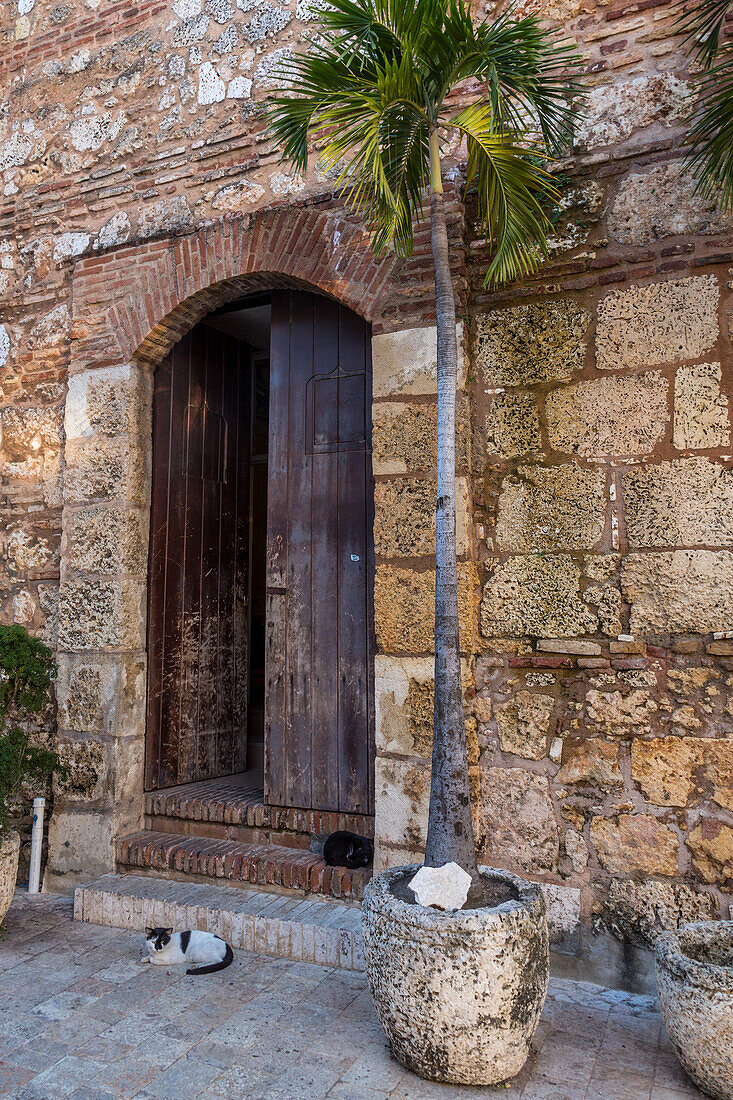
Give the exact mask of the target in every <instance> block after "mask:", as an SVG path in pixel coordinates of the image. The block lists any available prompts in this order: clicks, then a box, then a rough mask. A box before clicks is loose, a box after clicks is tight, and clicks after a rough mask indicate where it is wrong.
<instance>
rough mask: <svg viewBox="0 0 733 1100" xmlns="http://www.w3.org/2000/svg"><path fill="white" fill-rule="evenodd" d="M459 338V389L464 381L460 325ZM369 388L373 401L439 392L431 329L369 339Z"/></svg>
mask: <svg viewBox="0 0 733 1100" xmlns="http://www.w3.org/2000/svg"><path fill="white" fill-rule="evenodd" d="M456 333H457V336H458V375H459V377H458V385H459V387H462V386H463V383H464V380H465V364H464V362H463V324H462V323H459V324H458V325H457V326H456ZM372 385H373V392H374V396H375V397H376V398H379V397H394V396H403V397H406V396H416V395H421V394H435V393H437V392H438V342H437V331H436V328H435V326H434V325H428V326H426V327H425V328H403V329H398V330H396V331H395V332H387V333H381V334H379V335H377V336H374V337H373V339H372Z"/></svg>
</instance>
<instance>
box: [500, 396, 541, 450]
mask: <svg viewBox="0 0 733 1100" xmlns="http://www.w3.org/2000/svg"><path fill="white" fill-rule="evenodd" d="M541 449H542V438H541V436H540V418H539V412H538V408H537V399H536V397H535V396H534V394H531V393H497V394H495V395H494V397H493V399H492V401H491V405H490V407H489V411H488V414H487V416H486V454H487V455H497V456H498V457H500V458H518V457H519V456H520V455H527V454H536V453H538V452H539V451H540V450H541Z"/></svg>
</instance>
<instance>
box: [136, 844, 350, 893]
mask: <svg viewBox="0 0 733 1100" xmlns="http://www.w3.org/2000/svg"><path fill="white" fill-rule="evenodd" d="M117 861H118V865H119V868H120V870H121V871H124V870H131V869H132V868H137V869H145V870H149V871H157V872H169V873H174V874H181V875H186V876H192V877H197V878H207V879H225V880H226V881H227V882H231V883H232V884H242V885H260V886H279V887H283V888H285V889H288V890H298V891H301V892H302V893H305V894H326V895H329V896H330V897H334V898H343V899H346V900H349V899H355V900H358V899H360V898H361V897H362V896H363V892H364V886H365V885H366V883H367V882H368V881H369V878H370V877H371V871H370V870H366V869H365V870H357V871H352V870H349V869H348V868H346V867H328V866H327V865H326V864H325V863H324V861H323V859H322V857H321V856H319V855H316V854H315V853H313V852H307V851H302V850H298V849H294V848H284V847H280V846H278V845H272V844H270V845H267V844H261V845H258V844H241V843H238V842H236V841H231V840H211V839H206V838H203V837H190V836H184V835H182V834H176V833H161V832H152V831H150V832H139V833H134V834H133V835H132V836H128V837H125V838H124V839H122V840H120V841H118V843H117Z"/></svg>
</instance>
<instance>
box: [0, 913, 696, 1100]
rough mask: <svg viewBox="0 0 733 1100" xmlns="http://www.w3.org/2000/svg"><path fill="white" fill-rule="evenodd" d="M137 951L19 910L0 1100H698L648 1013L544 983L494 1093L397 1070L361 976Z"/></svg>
mask: <svg viewBox="0 0 733 1100" xmlns="http://www.w3.org/2000/svg"><path fill="white" fill-rule="evenodd" d="M141 948H142V942H141V937H140V935H139V934H137V933H133V932H119V931H116V930H114V929H110V928H100V927H98V926H95V925H90V924H79V923H74V921H73V920H72V919H71V902H70V900H68V899H65V898H55V897H48V896H42V897H39V898H35V899H32V900H31V899H29V898H27V897H25V896H23V895H22V894H16V897H15V900H14V902H13V905H12V907H11V909H10V912H9V914H8V916H7V918H6V921H5V924H4V926H3V928H2V929H1V930H0V1096H4V1097H17V1098H18V1100H57V1098H58V1100H61V1098H69V1100H112V1098H114V1100H117V1098H128V1097H130V1098H131V1097H137V1098H138V1100H153V1098H155V1100H163V1098H170V1100H194V1098H201V1100H204V1098H206V1100H224V1098H230V1100H236V1098H239V1097H247V1098H251V1100H325V1098H326V1097H328V1098H329V1100H387V1098H388V1097H389V1098H390V1100H405V1098H409V1100H432V1098H440V1100H473V1098H477V1097H483V1098H488V1097H501V1098H503V1100H518V1098H519V1097H521V1098H522V1100H581V1098H582V1100H691V1098H694V1097H698V1098H700V1100H703V1098H702V1094H701V1093H699V1092H697V1091H696V1090H695V1089H694V1088H693V1087H692V1086H691V1085H690V1084H689V1082H688V1081H687V1080H686V1078H685V1076H684V1074H683V1073H682V1070H681V1069H680V1068H679V1066H678V1065H677V1062H676V1060H675V1058H674V1055H673V1053H672V1051H671V1048H670V1046H669V1043H668V1042H667V1040H666V1038H665V1037H664V1033H663V1029H662V1024H661V1020H660V1017H659V1015H658V1013H657V1012H656V1010H655V1007H654V1003H653V1001H651V1000H650V999H649V998H646V997H635V996H631V995H627V994H621V993H614V992H609V991H607V990H603V989H601V988H600V987H598V986H592V985H586V984H583V983H577V982H569V981H553V982H552V983H551V985H550V993H549V995H548V998H547V1003H546V1006H545V1011H544V1015H543V1017H542V1021H541V1023H540V1027H539V1029H538V1032H537V1036H536V1040H535V1046H536V1052H535V1053H534V1054H533V1055H532V1057H531V1059H530V1062H529V1063H528V1065H527V1066H525V1068H524V1070H523V1071H522V1073H521V1074H520V1076H519V1077H517V1078H515V1079H514V1081H512V1082H511V1083H510V1084H509V1085H508V1086H506V1087H499V1088H493V1089H491V1088H486V1089H474V1088H452V1087H449V1086H445V1085H435V1084H430V1083H428V1082H425V1081H422V1080H421V1079H420V1078H417V1077H414V1076H412V1075H411V1074H409V1073H407V1072H405V1071H404V1070H403V1069H402V1068H401V1067H400V1066H399V1065H398V1064H397V1063H396V1062H394V1061H392V1060H391V1059H390V1057H389V1054H388V1052H387V1050H386V1046H385V1042H384V1039H383V1036H382V1033H381V1031H380V1028H379V1025H378V1023H377V1021H376V1018H375V1016H374V1012H373V1010H372V1006H371V1002H370V999H369V993H368V991H367V987H366V979H365V977H364V975H362V974H358V973H354V972H349V971H343V970H335V969H334V970H331V969H326V968H324V967H319V966H312V965H309V964H306V963H294V962H289V961H287V960H284V959H274V958H270V957H266V956H262V955H250V954H247V953H246V952H243V951H240V952H237V954H236V956H235V961H234V963H233V964H232V966H231V967H230V968H229V969H228V970H227V971H225V972H224V973H222V974H220V975H213V976H210V977H202V978H193V977H187V976H186V975H185V974H183V973H182V971H181V969H180V968H171V970H170V971H167V970H165V969H163V968H162V967H152V966H146V967H142V966H140V965H139V963H138V959H139V957H140V954H141Z"/></svg>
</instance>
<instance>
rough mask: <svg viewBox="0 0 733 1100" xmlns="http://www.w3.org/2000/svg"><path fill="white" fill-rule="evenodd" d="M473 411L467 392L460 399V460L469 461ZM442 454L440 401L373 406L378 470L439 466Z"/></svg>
mask: <svg viewBox="0 0 733 1100" xmlns="http://www.w3.org/2000/svg"><path fill="white" fill-rule="evenodd" d="M469 419H470V418H469V411H468V407H467V400H466V397H465V396H464V395H463V394H459V395H458V400H457V403H456V464H457V466H458V468H459V469H460V468H461V467H465V466H466V465H467V463H468V451H469V434H470V426H469ZM437 455H438V409H437V405H435V404H433V403H431V404H425V403H424V402H420V403H419V404H418V403H409V404H408V403H404V402H399V403H398V402H395V401H386V402H379V403H377V404H375V405H374V406H373V409H372V464H373V469H374V473H375V474H377V475H378V474H406V473H409V472H411V471H413V470H429V471H431V472H432V471H434V470H435V463H436V461H437Z"/></svg>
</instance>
